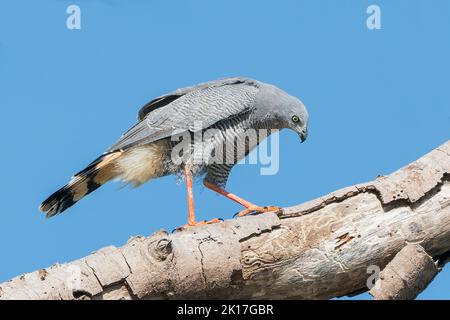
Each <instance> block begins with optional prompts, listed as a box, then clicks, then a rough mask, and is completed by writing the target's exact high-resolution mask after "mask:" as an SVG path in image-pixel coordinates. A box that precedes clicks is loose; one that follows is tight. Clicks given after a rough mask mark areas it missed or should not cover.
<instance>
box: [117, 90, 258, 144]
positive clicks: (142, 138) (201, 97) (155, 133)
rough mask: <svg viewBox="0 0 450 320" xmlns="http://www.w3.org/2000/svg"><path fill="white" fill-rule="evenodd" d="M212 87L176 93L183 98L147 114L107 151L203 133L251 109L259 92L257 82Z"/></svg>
mask: <svg viewBox="0 0 450 320" xmlns="http://www.w3.org/2000/svg"><path fill="white" fill-rule="evenodd" d="M212 83H213V85H209V86H208V85H206V84H204V85H200V86H197V87H192V88H191V91H188V90H187V89H184V90H185V91H179V92H183V95H182V96H180V97H179V98H177V99H175V100H173V101H172V102H170V103H168V104H167V105H164V106H160V107H158V108H156V109H155V110H153V111H150V112H149V113H147V114H146V115H145V117H144V118H142V119H141V121H139V122H138V123H137V124H136V125H135V126H133V127H132V128H131V129H130V130H128V131H127V132H126V133H125V134H124V135H123V136H122V137H121V138H120V140H119V141H118V142H117V143H116V144H114V145H113V146H112V147H111V148H110V149H109V150H108V151H114V150H118V149H126V148H129V147H132V146H136V145H143V144H147V143H151V142H154V141H157V140H160V139H163V138H167V137H169V136H171V135H172V134H174V132H175V133H181V132H183V131H187V130H189V131H193V130H194V129H205V128H208V127H210V126H212V125H213V124H215V123H217V122H219V121H222V120H225V119H228V118H230V117H235V116H237V115H239V114H241V113H243V112H246V111H248V110H249V109H251V108H253V107H254V103H255V99H256V96H257V93H258V91H259V86H258V83H257V82H255V81H234V82H230V81H229V82H226V81H225V82H222V85H219V84H218V83H217V82H212ZM175 92H177V91H175Z"/></svg>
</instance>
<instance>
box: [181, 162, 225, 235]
mask: <svg viewBox="0 0 450 320" xmlns="http://www.w3.org/2000/svg"><path fill="white" fill-rule="evenodd" d="M184 176H185V177H186V189H187V198H188V224H187V225H186V226H190V227H193V226H199V225H205V224H209V223H216V222H221V220H220V219H212V220H210V221H200V222H196V221H195V210H194V192H193V191H192V178H191V173H190V171H189V168H188V166H187V165H185V166H184Z"/></svg>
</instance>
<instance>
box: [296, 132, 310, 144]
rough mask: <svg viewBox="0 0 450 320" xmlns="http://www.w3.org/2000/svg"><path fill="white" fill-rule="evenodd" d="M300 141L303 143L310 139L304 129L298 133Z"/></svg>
mask: <svg viewBox="0 0 450 320" xmlns="http://www.w3.org/2000/svg"><path fill="white" fill-rule="evenodd" d="M298 135H299V137H300V140H301V141H302V143H303V142H305V140H306V138H307V137H308V130H306V129H303V130H301V131H300V132H299V133H298Z"/></svg>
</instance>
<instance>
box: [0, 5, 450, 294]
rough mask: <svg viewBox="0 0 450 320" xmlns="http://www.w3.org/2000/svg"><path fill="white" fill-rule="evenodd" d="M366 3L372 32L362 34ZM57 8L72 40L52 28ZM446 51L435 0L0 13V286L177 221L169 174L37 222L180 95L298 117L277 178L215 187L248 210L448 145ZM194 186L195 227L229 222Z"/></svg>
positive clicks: (287, 135) (36, 8)
mask: <svg viewBox="0 0 450 320" xmlns="http://www.w3.org/2000/svg"><path fill="white" fill-rule="evenodd" d="M372 3H374V4H377V5H379V6H380V7H381V10H382V29H381V30H368V29H367V27H366V18H367V14H366V8H367V7H368V5H369V4H372ZM70 4H77V5H79V6H80V8H81V19H82V22H81V30H68V29H67V28H66V18H67V16H68V14H67V13H66V8H67V6H68V5H70ZM449 39H450V2H449V1H446V0H435V1H433V2H432V3H430V2H429V1H425V0H423V1H411V0H397V1H362V0H361V1H354V0H345V1H332V0H329V1H324V0H322V1H317V0H310V1H298V0H291V1H256V0H255V1H237V0H233V1H230V0H227V1H206V0H197V1H181V0H180V1H173V0H171V1H168V0H159V1H156V0H155V1H137V0H136V1H119V0H104V1H100V0H98V1H62V0H58V1H57V0H43V1H16V0H14V1H12V0H9V1H6V0H4V1H1V2H0V106H1V112H2V117H1V126H0V130H1V131H0V132H1V135H2V157H1V160H0V161H1V166H2V174H1V179H2V183H1V186H0V191H1V192H0V197H1V198H0V199H1V215H0V251H1V255H0V256H1V258H0V259H1V264H0V281H4V280H7V279H8V278H10V277H13V276H16V275H18V274H20V273H23V272H28V271H33V270H35V269H37V268H43V267H47V266H49V265H51V264H53V263H55V262H57V261H58V262H66V261H70V260H73V259H77V258H80V257H82V256H85V255H87V254H89V253H90V252H91V251H93V250H95V249H98V248H100V247H103V246H106V245H111V244H113V245H117V246H120V245H122V244H124V243H125V242H126V241H127V239H128V238H129V237H131V236H133V235H137V234H143V235H148V234H150V233H152V232H154V231H156V230H159V229H161V228H164V229H168V230H171V229H173V228H174V227H175V226H179V225H182V224H184V223H185V222H186V201H185V196H186V194H185V189H184V185H182V184H181V185H177V184H176V179H175V178H174V177H167V178H163V179H159V180H156V181H153V182H151V183H149V184H147V185H144V186H143V187H141V188H139V189H135V190H133V189H131V188H128V187H126V188H124V189H120V184H118V183H111V184H108V185H106V186H104V187H103V188H101V189H99V190H98V191H97V192H95V193H94V194H93V195H91V196H89V197H87V198H85V199H83V201H81V202H79V203H78V204H77V205H76V206H75V207H73V208H71V209H70V210H69V211H67V212H66V213H64V214H63V215H61V216H58V217H56V218H54V219H50V220H46V219H45V218H44V216H43V215H42V214H40V213H39V212H38V210H37V207H38V205H39V203H40V202H41V201H42V200H43V199H44V198H45V197H46V196H48V195H49V194H50V193H51V192H53V191H55V190H56V189H57V188H59V187H60V186H62V185H63V184H65V183H66V182H67V181H68V179H69V178H70V176H71V175H72V174H73V173H75V172H77V171H78V170H80V169H82V168H83V167H84V166H85V165H86V164H88V163H89V162H90V161H91V160H93V159H94V158H95V157H97V156H98V155H99V154H100V153H101V152H103V151H104V149H106V148H107V147H108V146H109V145H110V144H112V143H113V142H115V140H116V139H117V138H118V137H119V136H120V135H121V134H122V133H123V132H124V131H125V130H126V129H127V128H128V127H129V126H131V125H132V124H133V123H134V122H135V119H136V112H137V111H138V109H139V107H140V106H141V105H143V104H144V103H146V102H147V101H148V100H150V99H152V98H153V97H155V96H157V95H160V94H163V93H165V92H167V91H170V90H173V89H176V88H178V87H181V86H187V85H191V84H195V83H198V82H202V81H207V80H212V79H216V78H221V77H227V76H236V75H244V76H249V77H253V78H256V79H259V80H262V81H265V82H270V83H274V84H276V85H278V86H279V87H281V88H283V89H285V90H286V91H288V92H289V93H291V94H293V95H295V96H298V97H299V98H300V99H302V100H303V101H304V102H305V104H306V105H307V107H308V108H309V112H310V135H309V139H308V141H307V143H305V144H302V145H300V144H299V141H298V137H297V136H296V134H295V133H293V132H282V134H281V155H280V162H281V163H280V170H279V173H278V174H277V175H274V176H261V175H260V174H259V172H260V171H259V167H258V166H255V165H249V166H238V167H236V168H235V170H234V171H233V173H232V175H231V178H230V182H229V184H228V188H229V189H230V190H232V191H234V192H235V193H237V194H240V195H242V196H245V197H247V198H248V199H249V200H252V201H253V202H255V203H259V204H273V205H280V206H289V205H294V204H297V203H301V202H303V201H305V200H308V199H313V198H315V197H318V196H320V195H323V194H326V193H328V192H330V191H333V190H335V189H338V188H341V187H345V186H348V185H352V184H355V183H359V182H364V181H368V180H372V179H373V178H375V177H376V176H377V175H378V174H388V173H390V172H392V171H394V170H396V169H398V168H399V167H401V166H403V165H405V164H407V163H409V162H411V161H413V160H415V159H417V158H418V157H420V156H421V155H423V154H424V153H426V152H428V151H430V150H431V149H433V148H435V147H437V146H438V145H440V144H441V143H443V142H445V141H446V140H447V139H448V138H449V128H450V90H449V89H448V83H449V74H450V63H449V57H450V40H449ZM202 189H203V188H202V187H201V185H199V184H197V185H196V190H195V192H196V207H197V211H198V215H199V217H201V218H204V219H209V218H214V217H222V218H230V217H231V216H232V214H233V213H234V212H237V211H238V210H239V209H240V208H239V207H238V206H237V205H235V204H233V203H231V202H230V201H227V200H225V199H223V198H221V197H219V196H216V195H214V194H213V193H212V192H210V191H208V190H202ZM449 286H450V269H449V267H448V266H447V267H446V269H445V270H444V272H442V273H441V274H439V276H438V277H437V279H436V281H434V282H433V283H432V284H431V286H430V287H429V288H428V289H427V290H426V291H425V292H424V293H423V294H421V296H420V297H421V298H424V299H430V298H436V299H450V290H448V288H449ZM358 298H368V295H367V294H364V295H362V296H359V297H358Z"/></svg>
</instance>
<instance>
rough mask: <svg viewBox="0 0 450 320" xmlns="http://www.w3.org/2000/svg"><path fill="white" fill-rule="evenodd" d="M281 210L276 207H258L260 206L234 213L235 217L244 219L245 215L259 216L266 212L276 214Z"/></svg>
mask: <svg viewBox="0 0 450 320" xmlns="http://www.w3.org/2000/svg"><path fill="white" fill-rule="evenodd" d="M280 210H281V208H280V207H277V206H266V207H260V206H254V207H248V208H246V209H244V210H242V211H241V212H238V213H236V214H235V215H234V216H235V217H244V216H246V215H249V214H250V215H254V214H260V213H267V212H278V211H280Z"/></svg>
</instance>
